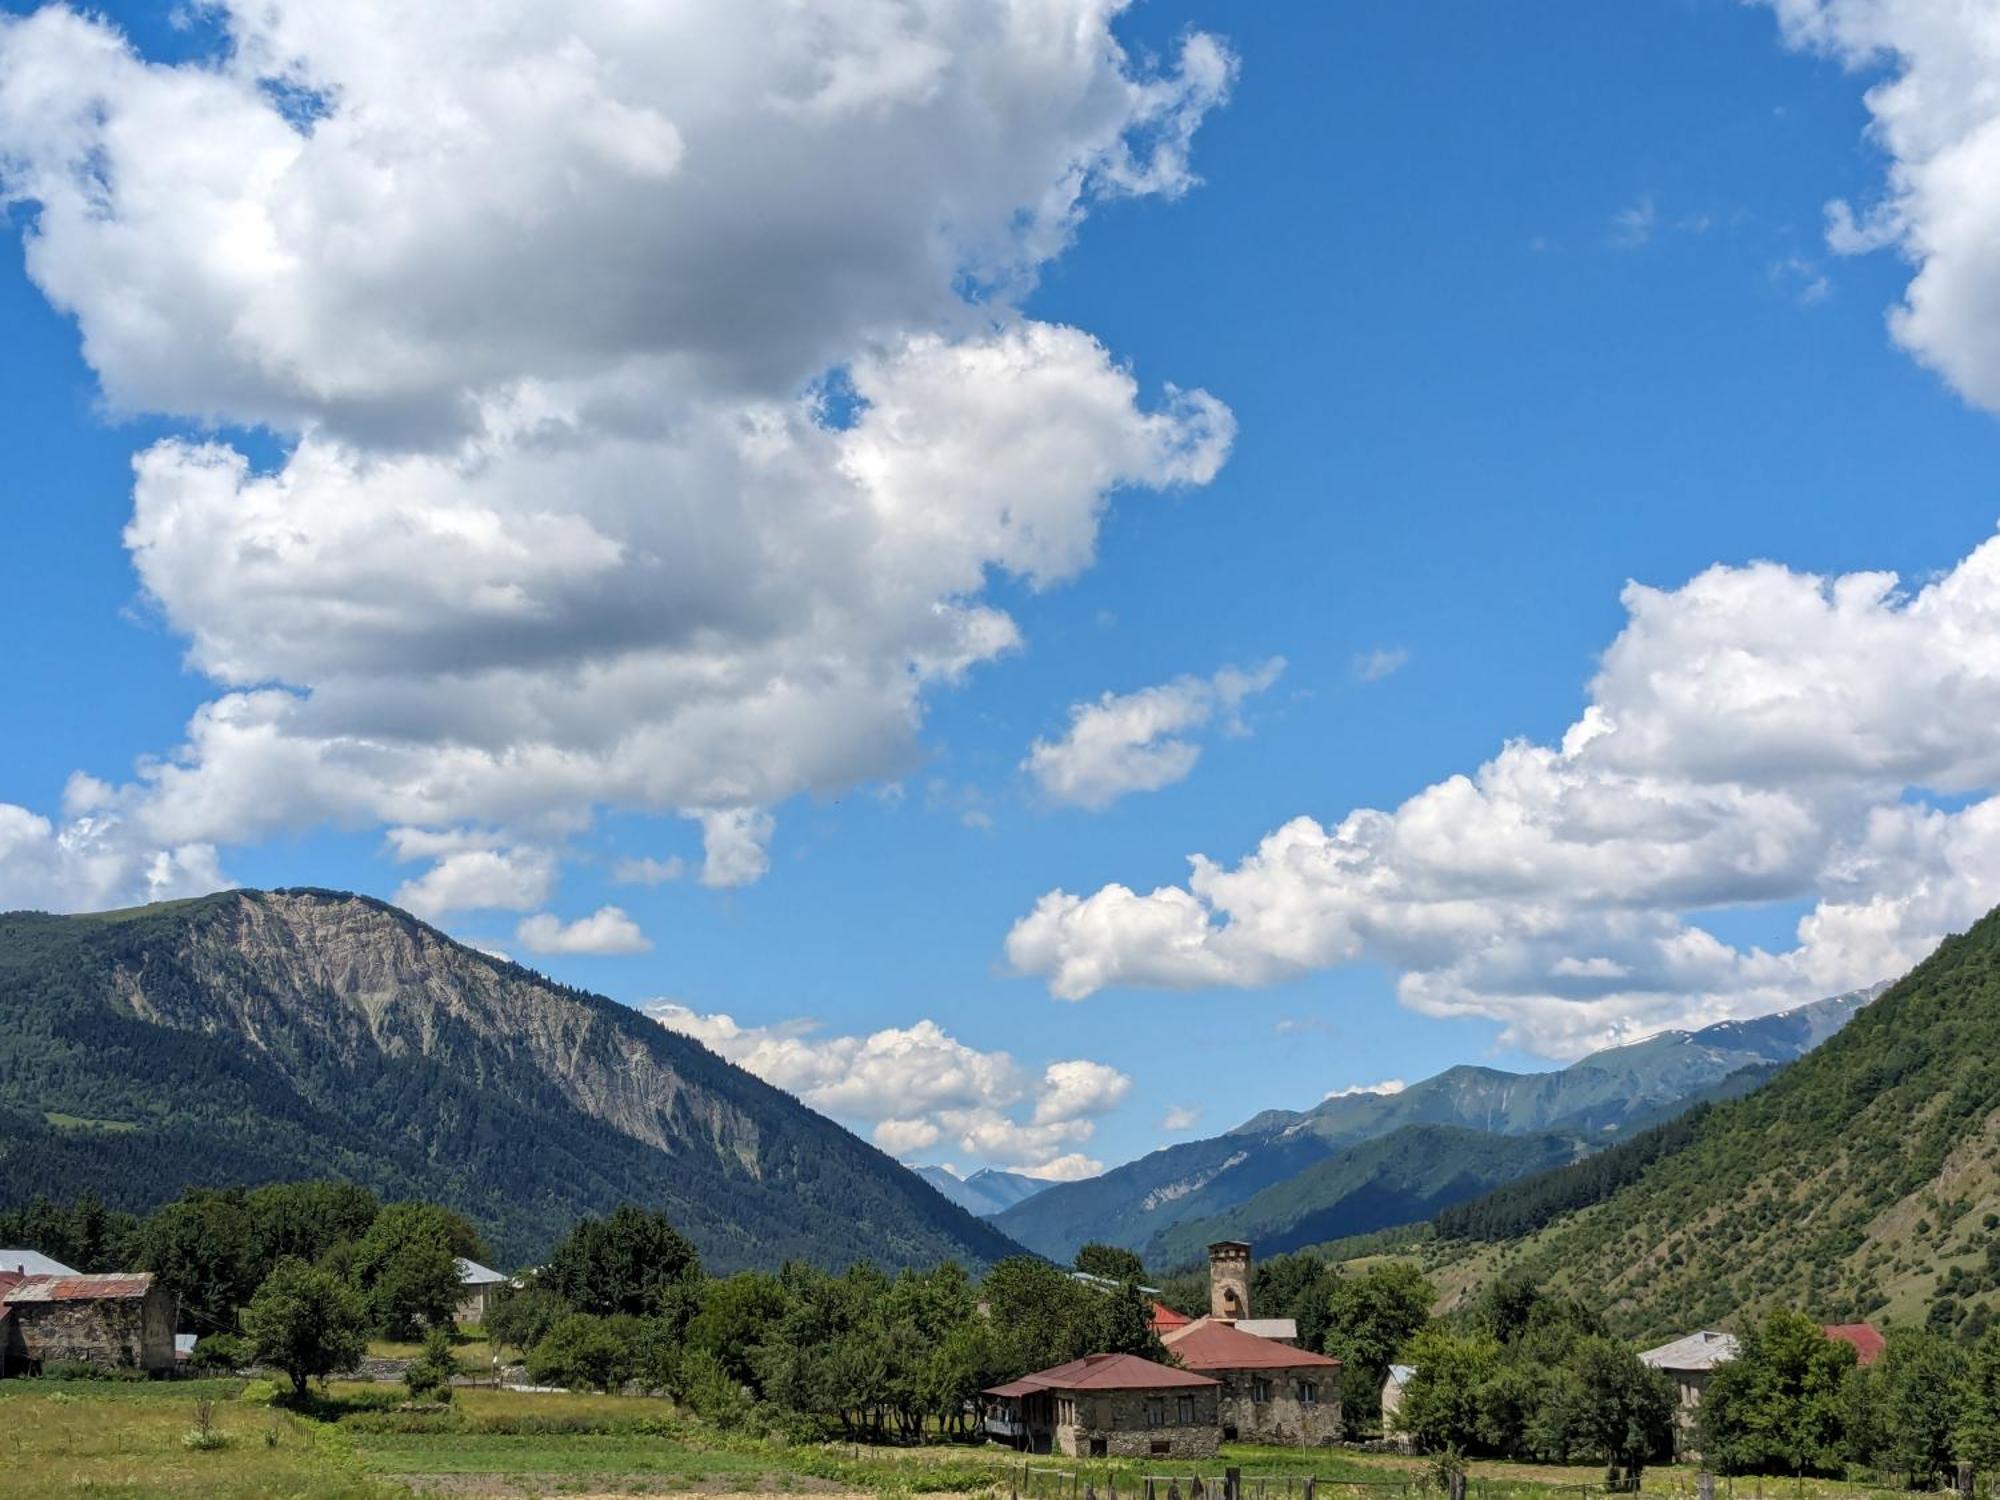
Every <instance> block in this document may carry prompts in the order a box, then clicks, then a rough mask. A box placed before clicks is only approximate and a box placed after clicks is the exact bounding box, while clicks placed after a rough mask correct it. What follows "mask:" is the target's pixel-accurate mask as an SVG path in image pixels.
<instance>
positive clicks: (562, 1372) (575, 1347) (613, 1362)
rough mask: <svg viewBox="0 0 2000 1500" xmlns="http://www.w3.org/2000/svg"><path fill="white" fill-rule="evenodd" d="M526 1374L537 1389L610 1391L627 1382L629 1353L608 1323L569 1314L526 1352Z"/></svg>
mask: <svg viewBox="0 0 2000 1500" xmlns="http://www.w3.org/2000/svg"><path fill="white" fill-rule="evenodd" d="M528 1374H529V1376H530V1377H531V1378H532V1379H533V1380H534V1381H535V1382H536V1383H537V1384H539V1385H562V1386H570V1387H572V1388H574V1387H582V1388H584V1389H588V1390H599V1391H611V1390H615V1389H617V1388H618V1387H619V1386H621V1385H623V1384H624V1383H625V1382H626V1381H627V1380H629V1379H630V1378H631V1375H632V1350H631V1348H630V1346H629V1345H628V1344H627V1343H626V1341H625V1340H624V1339H622V1338H621V1337H619V1334H618V1330H617V1329H616V1328H615V1327H614V1326H613V1325H612V1323H611V1320H610V1319H608V1318H600V1317H595V1316H593V1315H592V1314H590V1313H571V1314H570V1315H569V1316H568V1317H565V1318H559V1319H557V1320H556V1322H555V1324H554V1326H553V1327H551V1328H550V1329H549V1331H548V1332H547V1333H546V1334H544V1335H543V1336H542V1340H541V1342H540V1343H538V1344H536V1345H535V1347H534V1348H532V1349H530V1350H529V1351H528Z"/></svg>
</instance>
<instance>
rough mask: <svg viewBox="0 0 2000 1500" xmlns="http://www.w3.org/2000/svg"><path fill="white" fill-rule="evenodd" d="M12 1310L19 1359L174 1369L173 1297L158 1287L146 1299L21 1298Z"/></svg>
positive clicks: (15, 1349) (42, 1362)
mask: <svg viewBox="0 0 2000 1500" xmlns="http://www.w3.org/2000/svg"><path fill="white" fill-rule="evenodd" d="M12 1312H13V1317H12V1319H11V1321H12V1322H13V1324H14V1327H15V1336H14V1353H15V1355H16V1357H19V1358H22V1359H28V1360H34V1361H36V1362H38V1363H41V1364H45V1365H47V1364H56V1363H80V1364H99V1365H126V1366H134V1367H137V1368H139V1369H145V1370H166V1369H171V1368H173V1363H174V1316H173V1299H172V1298H171V1297H169V1296H168V1295H167V1293H166V1292H164V1291H162V1290H161V1289H160V1288H158V1287H155V1288H154V1289H153V1290H152V1291H151V1292H149V1293H148V1294H147V1295H146V1296H145V1297H144V1298H139V1297H105V1298H79V1299H77V1300H75V1301H70V1302H16V1303H13V1304H12Z"/></svg>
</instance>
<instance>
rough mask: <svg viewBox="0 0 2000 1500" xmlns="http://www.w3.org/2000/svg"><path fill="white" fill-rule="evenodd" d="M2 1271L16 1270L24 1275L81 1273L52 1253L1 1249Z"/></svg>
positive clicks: (68, 1274) (72, 1274) (0, 1263)
mask: <svg viewBox="0 0 2000 1500" xmlns="http://www.w3.org/2000/svg"><path fill="white" fill-rule="evenodd" d="M0 1271H15V1272H18V1273H20V1274H21V1275H23V1276H75V1275H77V1274H79V1273H78V1272H77V1271H76V1270H75V1269H74V1268H73V1267H70V1266H66V1265H64V1264H63V1263H62V1262H61V1261H59V1260H57V1259H56V1258H55V1257H54V1256H52V1255H44V1254H42V1252H41V1251H39V1250H0Z"/></svg>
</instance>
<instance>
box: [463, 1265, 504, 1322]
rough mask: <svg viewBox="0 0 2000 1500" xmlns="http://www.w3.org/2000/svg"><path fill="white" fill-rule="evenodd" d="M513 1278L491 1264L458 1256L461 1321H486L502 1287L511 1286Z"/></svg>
mask: <svg viewBox="0 0 2000 1500" xmlns="http://www.w3.org/2000/svg"><path fill="white" fill-rule="evenodd" d="M512 1283H513V1278H512V1277H509V1276H503V1275H501V1274H500V1273H499V1272H498V1271H496V1270H494V1269H493V1268H492V1267H491V1266H482V1265H481V1264H480V1263H479V1262H478V1261H476V1260H467V1259H466V1258H465V1257H464V1256H462V1255H461V1256H460V1257H459V1258H458V1313H457V1320H458V1321H459V1322H461V1323H484V1322H485V1321H486V1315H487V1314H488V1313H490V1312H492V1311H493V1303H494V1301H495V1299H497V1298H498V1297H499V1295H500V1289H501V1288H502V1287H505V1286H510V1285H512Z"/></svg>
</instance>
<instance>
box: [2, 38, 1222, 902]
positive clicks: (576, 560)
mask: <svg viewBox="0 0 2000 1500" xmlns="http://www.w3.org/2000/svg"><path fill="white" fill-rule="evenodd" d="M1121 9H1122V6H1121V5H1120V4H1118V3H1116V0H1049V3H1047V4H1038V5H1035V6H1001V7H995V6H991V5H986V4H979V3H973V0H942V3H937V4H927V5H923V6H909V5H905V4H901V3H892V0H861V3H845V0H843V3H834V0H802V3H801V0H742V3H740V4H732V5H727V6H678V7H673V6H670V7H664V8H662V7H653V8H643V7H642V8H639V9H634V8H633V7H630V6H627V5H622V4H616V3H611V0H582V3H579V4H577V5H572V6H565V7H561V8H554V7H550V6H548V5H545V4H541V3H538V0H495V3H493V4H489V5H483V6H477V7H464V6H446V7H410V6H406V5H393V4H389V3H387V0H355V3H352V4H347V5H342V6H338V7H335V6H330V5H327V4H325V3H323V0H257V3H251V0H224V3H221V4H218V5H217V6H216V7H214V14H215V16H216V18H217V19H218V21H219V23H220V25H221V27H222V28H223V30H224V31H225V33H226V37H227V41H226V45H225V47H224V48H223V50H222V51H221V53H220V55H218V56H214V57H203V58H198V59H193V60H189V61H185V62H175V63H166V62H157V61H152V60H149V59H147V58H145V57H143V56H141V55H140V54H139V53H137V52H136V51H134V50H133V48H132V47H131V46H130V45H129V44H128V42H127V41H126V40H125V38H124V37H123V36H122V35H121V34H120V33H119V32H118V31H117V30H116V29H115V28H114V27H113V26H111V25H110V24H109V23H108V22H106V21H104V20H101V19H99V18H96V17H93V16H88V15H85V14H83V13H81V12H78V11H75V10H71V9H67V8H64V7H62V6H49V7H47V8H45V9H42V10H39V11H36V12H34V13H33V14H31V15H26V16H13V17H0V201H4V202H6V203H7V204H8V205H9V206H10V208H11V209H12V210H13V214H14V218H15V221H16V222H19V223H21V224H22V225H24V226H25V227H26V239H25V244H26V254H27V265H28V272H29V275H30V276H31V277H32V278H33V280H34V281H35V283H36V285H37V286H39V287H40V288H41V290H42V291H43V293H44V294H45V295H46V296H47V297H48V298H49V300H50V301H51V302H52V303H53V304H54V305H56V306H57V307H59V308H61V309H62V310H63V311H64V312H65V313H67V314H68V315H70V316H71V317H72V318H74V320H75V323H76V326H77V327H78V329H79V331H80V334H81V339H82V347H83V352H84V355H85V357H86V358H87V359H88V360H89V362H90V364H91V367H92V369H93V370H94V371H95V373H96V375H97V378H98V380H99V382H100V384H101V386H102V388H103V391H104V395H105V397H106V400H107V402H108V404H109V405H110V407H111V408H113V409H114V410H117V411H121V412H152V413H160V414H164V415H166V416H168V417H170V418H173V419H176V420H178V421H180V422H181V423H182V424H183V428H184V431H183V435H181V436H178V437H171V438H167V439H164V440H161V441H159V442H156V443H154V444H153V445H151V446H149V447H147V448H146V449H145V450H144V451H143V452H141V453H140V454H139V455H138V456H137V458H136V460H135V475H136V480H135V486H134V497H133V513H132V518H131V521H130V524H129V526H128V527H127V529H126V533H125V540H126V545H127V547H128V549H129V551H130V553H131V556H132V559H133V563H134V565H135V567H136V569H137V572H138V576H139V580H140V583H141V586H142V589H143V592H144V596H145V599H146V601H147V603H148V604H149V606H150V607H151V608H152V609H153V610H154V611H155V612H156V613H157V614H158V616H159V617H160V619H161V620H162V621H163V622H164V623H165V624H166V626H167V627H168V628H169V629H171V630H172V631H174V632H175V633H176V634H178V635H179V636H181V637H182V638H184V639H185V640H186V642H187V651H188V660H189V663H190V665H191V666H192V667H193V668H194V669H196V670H197V671H199V672H201V673H202V674H204V675H205V676H206V677H207V678H208V679H210V680H211V681H212V682H213V683H214V684H215V689H216V691H215V696H214V697H213V698H212V700H211V701H210V702H209V703H207V704H206V705H205V706H204V707H203V708H202V709H201V710H200V711H199V712H198V713H197V714H196V715H195V716H194V719H193V720H192V721H191V722H190V724H189V725H188V726H187V731H186V734H185V737H184V739H183V741H182V742H181V743H180V744H179V745H177V746H174V747H172V748H171V749H170V750H169V751H168V753H166V754H164V755H162V756H159V757H156V758H151V759H149V760H147V761H146V762H145V763H144V764H143V765H142V766H141V768H140V770H139V773H138V774H137V776H136V777H135V779H133V780H132V781H131V782H130V783H128V784H127V785H124V786H122V787H116V788H104V789H102V790H103V795H102V796H101V797H100V798H99V799H98V801H97V805H95V806H94V807H92V808H91V809H90V810H89V812H88V813H79V814H75V815H69V814H66V817H71V816H74V817H76V818H85V817H87V818H88V819H89V820H90V821H89V822H88V824H87V825H86V824H84V823H82V822H76V823H74V825H73V826H71V825H70V824H65V825H62V826H58V825H57V824H56V823H55V822H54V821H53V820H47V819H45V820H44V821H45V822H47V823H48V825H49V826H48V827H47V829H46V830H45V831H44V830H41V829H36V828H29V829H27V830H26V831H25V832H22V833H20V834H19V835H18V836H17V837H16V838H15V840H14V842H13V844H12V845H10V846H9V848H10V850H12V851H13V852H10V853H9V855H8V858H9V859H10V860H11V861H13V862H14V863H15V864H16V865H17V866H18V867H19V868H22V869H29V868H32V869H33V870H34V871H36V872H37V873H36V874H35V875H34V876H33V877H31V883H33V884H35V885H37V886H38V887H39V888H41V889H43V890H45V891H47V892H48V893H49V899H52V900H59V901H61V902H63V903H65V904H71V903H78V902H92V901H98V900H101V899H104V895H105V893H116V892H118V891H125V892H138V893H143V892H149V891H159V890H172V889H178V888H179V884H178V883H179V882H186V881H193V880H195V879H197V874H196V872H199V871H202V870H204V869H210V868H212V867H213V866H214V864H215V861H214V858H213V853H212V851H213V848H214V846H218V845H226V844H230V843H238V842H244V841H249V840H254V839H257V838H260V837H263V836H265V835H267V834H269V833H271V832H273V831H274V830H279V829H297V828H305V827H311V826H316V825H319V824H322V823H328V822H332V823H337V824H340V825H342V826H362V827H365V826H369V825H370V824H381V825H384V826H407V827H412V828H419V829H426V830H433V831H443V832H449V831H452V830H469V829H478V830H487V831H492V832H494V833H497V834H498V835H501V836H504V839H505V840H506V843H505V847H507V848H510V849H522V848H528V847H533V848H538V849H541V850H543V851H545V852H547V853H549V854H550V855H552V856H554V857H557V858H560V857H562V856H563V855H565V854H566V853H567V852H568V843H569V841H570V840H571V839H573V837H574V836H576V835H577V834H579V833H580V832H582V831H584V830H586V829H588V828H589V826H590V824H591V822H592V820H593V819H594V817H595V816H596V815H597V814H598V813H599V812H600V811H602V810H604V809H612V808H615V809H627V810H637V811H642V812H663V813H684V814H686V815H688V816H690V817H693V818H695V819H696V820H698V821H699V822H700V824H701V826H702V830H703V834H704V843H705V857H704V862H703V868H702V876H703V879H704V881H705V882H706V883H708V884H710V885H717V886H728V885H737V884H742V883H745V882H747V881H750V880H754V879H756V878H757V877H758V876H759V875H761V874H762V873H763V871H764V869H765V868H766V866H767V862H768V861H767V858H766V855H765V853H764V851H765V850H766V849H767V848H768V844H769V839H770V832H771V825H770V821H769V810H770V809H771V808H773V807H776V806H777V805H778V804H780V803H782V802H784V801H785V800H786V799H788V798H790V797H792V796H794V795H797V794H800V793H831V792H837V791H840V790H843V789H845V788H848V787H851V786H853V785H855V784H856V783H857V782H863V781H867V780H870V779H874V778H880V777H884V776H894V775H896V774H899V773H901V772H902V771H903V770H905V769H907V768H909V767H910V766H912V765H914V764H915V763H916V762H917V759H918V754H919V751H918V748H917V744H916V740H917V736H918V733H919V731H920V728H921V725H922V720H923V716H924V705H925V699H926V695H927V694H929V693H932V692H935V691H937V690H939V689H940V688H942V687H945V686H948V685H950V684H953V683H956V682H959V681H961V680H962V679H963V678H964V676H965V674H966V673H967V672H968V671H970V670H971V669H972V668H974V667H976V666H978V665H979V664H981V663H983V662H987V661H990V660H992V659H993V658H994V657H996V656H998V655H1000V654H1003V653H1005V652H1007V651H1010V650H1012V649H1014V648H1015V647H1016V646H1017V644H1018V643H1019V631H1018V628H1017V627H1016V625H1015V623H1014V621H1013V620H1012V619H1011V618H1010V617H1009V616H1008V615H1007V614H1006V613H1005V612H1004V611H1002V610H1001V609H1000V608H998V607H997V606H995V605H994V604H992V603H991V602H989V601H988V599H987V598H986V593H987V589H988V585H989V583H991V582H993V581H994V580H996V579H998V578H1000V577H1003V576H1007V575H1011V576H1013V577H1015V578H1018V579H1021V580H1025V581H1026V582H1027V583H1028V584H1030V585H1031V586H1034V587H1045V586H1048V585H1051V584H1055V583H1059V582H1061V581H1063V580H1065V579H1068V578H1071V577H1073V576H1075V575H1076V574H1077V573H1078V572H1079V571H1080V570H1082V569H1084V568H1086V567H1088V566H1089V565H1090V563H1091V561H1092V559H1093V556H1094V552H1095V548H1096V541H1097V535H1098V528H1099V522H1100V520H1101V517H1102V515H1103V512H1104V509H1105V507H1106V506H1107V504H1109V503H1110V501H1111V497H1112V496H1113V495H1114V494H1115V493H1117V492H1120V491H1124V490H1130V489H1135V488H1137V489H1144V488H1153V489H1158V488H1163V487H1170V486H1176V485H1185V484H1201V483H1205V482H1206V481H1207V480H1208V479H1209V478H1211V477H1212V476H1213V475H1214V473H1215V472H1216V470H1217V467H1218V466H1219V465H1220V464H1221V462H1222V461H1223V459H1224V457H1225V455H1226V453H1227V451H1228V448H1229V445H1230V442H1231V439H1232V435H1233V423H1232V420H1231V417H1230V414H1229V412H1228V410H1227V409H1226V408H1225V407H1224V406H1223V405H1222V404H1221V403H1220V402H1218V401H1217V400H1215V399H1214V398H1213V397H1211V396H1209V395H1207V394H1205V393H1203V392H1201V391H1198V390H1183V389H1177V388H1174V387H1171V386H1168V387H1165V388H1163V389H1161V390H1160V391H1158V392H1157V393H1156V394H1154V395H1151V396H1148V395H1146V394H1145V393H1143V392H1142V391H1141V388H1140V385H1139V382H1138V380H1137V379H1136V377H1135V376H1134V375H1133V374H1132V373H1131V372H1130V371H1129V370H1128V369H1127V368H1125V367H1124V366H1123V365H1122V364H1121V363H1120V362H1119V361H1118V360H1116V359H1115V358H1114V357H1113V355H1112V354H1111V353H1110V351H1108V350H1106V349H1105V348H1103V347H1102V346H1101V345H1100V344H1099V343H1098V342H1097V341H1096V340H1095V339H1093V338H1092V337H1091V336H1090V335H1089V334H1088V333H1087V332H1085V331H1083V330H1080V329H1076V328H1069V327H1061V326H1056V325H1050V324H1045V323H1039V322H1036V321H1033V320H1030V319H1027V318H1024V317H1023V316H1021V315H1020V313H1019V311H1018V304H1019V300H1020V297H1021V296H1022V294H1024V293H1025V291H1026V290H1027V289H1028V288H1029V287H1031V286H1032V284H1033V281H1034V278H1035V276H1036V273H1037V271H1038V269H1039V268H1040V267H1041V266H1042V265H1044V264H1045V263H1046V262H1047V261H1048V260H1049V259H1050V258H1051V257H1053V256H1055V255H1057V254H1059V253H1060V252H1061V251H1062V249H1063V248H1064V246H1065V245H1066V244H1067V243H1068V241H1069V239H1070V237H1071V236H1072V235H1074V234H1075V233H1076V232H1077V230H1078V229H1079V227H1080V225H1081V224H1082V222H1083V220H1084V218H1085V217H1086V215H1087V214H1088V212H1089V211H1090V209H1091V207H1092V206H1093V205H1094V204H1096V203H1099V202H1101V201H1103V200H1105V199H1107V198H1114V197H1123V196H1131V195H1141V194H1149V195H1162V196H1173V195H1177V194H1179V193H1181V192H1184V191H1185V190H1186V189H1187V188H1189V187H1190V186H1191V185H1192V183H1193V182H1194V176H1193V171H1192V168H1191V165H1190V161H1189V151H1190V147H1191V141H1192V137H1193V134H1194V132H1195V130H1196V128H1197V126H1198V125H1199V123H1200V121H1201V120H1202V118H1203V117H1204V115H1205V114H1206V113H1207V111H1209V110H1210V109H1211V108H1213V107H1214V106H1215V105H1216V104H1217V103H1218V102H1219V101H1220V100H1221V99H1222V98H1223V97H1224V96H1225V94H1226V92H1227V89H1228V87H1229V83H1230V80H1231V76H1232V73H1233V68H1234V64H1233V61H1232V59H1231V58H1230V57H1229V55H1228V54H1227V52H1226V51H1225V50H1224V49H1223V48H1222V47H1221V45H1220V44H1219V43H1217V42H1216V41H1215V40H1214V39H1213V38H1211V37H1208V36H1206V35H1204V34H1201V33H1191V34H1189V35H1188V36H1187V37H1186V38H1185V39H1184V40H1183V42H1182V43H1181V44H1180V45H1179V47H1178V49H1177V51H1176V52H1175V53H1174V55H1173V56H1171V57H1169V58H1167V59H1164V60H1162V61H1160V62H1158V63H1154V62H1151V61H1141V60H1138V59H1135V58H1133V57H1131V56H1129V55H1128V54H1127V53H1126V52H1125V51H1124V50H1123V49H1122V48H1121V47H1120V45H1119V43H1118V41H1117V39H1116V36H1115V35H1114V32H1113V23H1114V22H1115V20H1116V18H1117V16H1118V13H1119V11H1120V10H1121ZM191 142H199V149H191V147H190V144H189V143H191ZM251 425H262V426H264V427H266V428H267V429H269V430H270V431H271V432H273V433H275V434H277V436H278V437H279V439H280V441H281V444H282V445H283V451H282V453H281V456H280V457H279V459H278V460H277V461H276V462H274V463H271V464H268V465H265V464H262V463H259V464H253V463H252V462H251V460H250V459H249V458H248V457H247V456H246V455H245V454H244V453H243V452H242V451H240V450H239V449H238V448H236V447H234V446H232V445H231V444H230V443H229V442H226V441H222V440H219V439H216V438H214V437H212V436H204V435H202V434H204V433H207V432H212V431H213V430H215V429H216V428H218V427H220V428H223V429H225V430H226V429H228V428H230V427H236V426H251ZM29 816H34V815H33V814H29ZM114 830H115V831H114ZM17 846H18V847H17ZM83 846H88V848H87V850H86V849H84V848H83ZM113 846H115V847H116V849H117V850H118V851H119V852H118V853H117V854H116V855H115V857H114V856H113V855H111V854H110V853H108V852H107V851H108V850H110V849H111V848H112V847H113ZM494 847H496V848H498V847H501V845H499V844H496V845H494ZM204 850H207V851H209V852H208V853H206V854H204V853H203V852H202V851H204ZM160 851H167V853H166V855H165V858H166V859H167V861H168V865H167V867H164V868H156V865H155V862H154V859H153V856H154V855H155V854H158V853H159V852H160ZM439 857H447V856H444V855H440V856H439ZM56 863H60V864H61V865H62V866H63V869H64V871H65V872H66V873H64V874H63V875H62V877H61V878H60V879H56V880H50V879H47V878H45V876H46V870H47V868H48V867H49V866H51V865H52V864H56ZM4 878H5V879H7V880H12V879H15V878H16V877H14V876H8V877H4ZM443 878H444V877H442V876H440V880H442V879H443Z"/></svg>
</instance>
